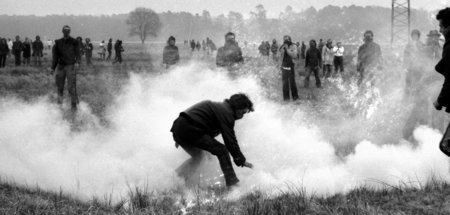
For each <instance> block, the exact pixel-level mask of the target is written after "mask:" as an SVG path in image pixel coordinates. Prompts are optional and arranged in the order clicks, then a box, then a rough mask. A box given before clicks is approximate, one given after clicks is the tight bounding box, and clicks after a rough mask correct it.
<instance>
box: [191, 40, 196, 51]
mask: <svg viewBox="0 0 450 215" xmlns="http://www.w3.org/2000/svg"><path fill="white" fill-rule="evenodd" d="M195 46H196V44H195V41H194V40H191V51H195Z"/></svg>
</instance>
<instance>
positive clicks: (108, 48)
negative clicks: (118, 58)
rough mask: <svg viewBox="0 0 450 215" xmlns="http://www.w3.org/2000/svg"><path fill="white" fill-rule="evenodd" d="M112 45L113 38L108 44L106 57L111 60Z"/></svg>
mask: <svg viewBox="0 0 450 215" xmlns="http://www.w3.org/2000/svg"><path fill="white" fill-rule="evenodd" d="M112 47H113V44H112V38H109V41H108V46H107V49H106V50H107V51H108V57H107V58H106V60H111V53H112Z"/></svg>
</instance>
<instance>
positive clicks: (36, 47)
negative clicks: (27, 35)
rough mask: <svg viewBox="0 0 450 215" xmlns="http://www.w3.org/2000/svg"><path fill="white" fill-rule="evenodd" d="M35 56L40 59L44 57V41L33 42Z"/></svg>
mask: <svg viewBox="0 0 450 215" xmlns="http://www.w3.org/2000/svg"><path fill="white" fill-rule="evenodd" d="M32 47H33V56H38V57H42V56H43V54H42V50H44V44H43V43H42V41H40V40H39V41H37V40H36V41H34V42H33V45H32Z"/></svg>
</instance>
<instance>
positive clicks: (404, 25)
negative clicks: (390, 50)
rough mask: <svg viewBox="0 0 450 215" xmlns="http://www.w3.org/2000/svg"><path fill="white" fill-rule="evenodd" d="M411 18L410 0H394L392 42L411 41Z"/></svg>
mask: <svg viewBox="0 0 450 215" xmlns="http://www.w3.org/2000/svg"><path fill="white" fill-rule="evenodd" d="M410 18H411V11H410V0H392V16H391V44H394V43H405V42H408V41H409V32H410V31H411V22H410Z"/></svg>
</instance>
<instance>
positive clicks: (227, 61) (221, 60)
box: [216, 42, 244, 67]
mask: <svg viewBox="0 0 450 215" xmlns="http://www.w3.org/2000/svg"><path fill="white" fill-rule="evenodd" d="M243 62H244V58H243V57H242V50H241V48H240V47H239V46H238V44H237V43H229V42H227V43H225V45H224V46H223V47H220V48H219V50H217V57H216V65H217V66H219V67H230V66H233V65H234V64H238V63H243Z"/></svg>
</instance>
